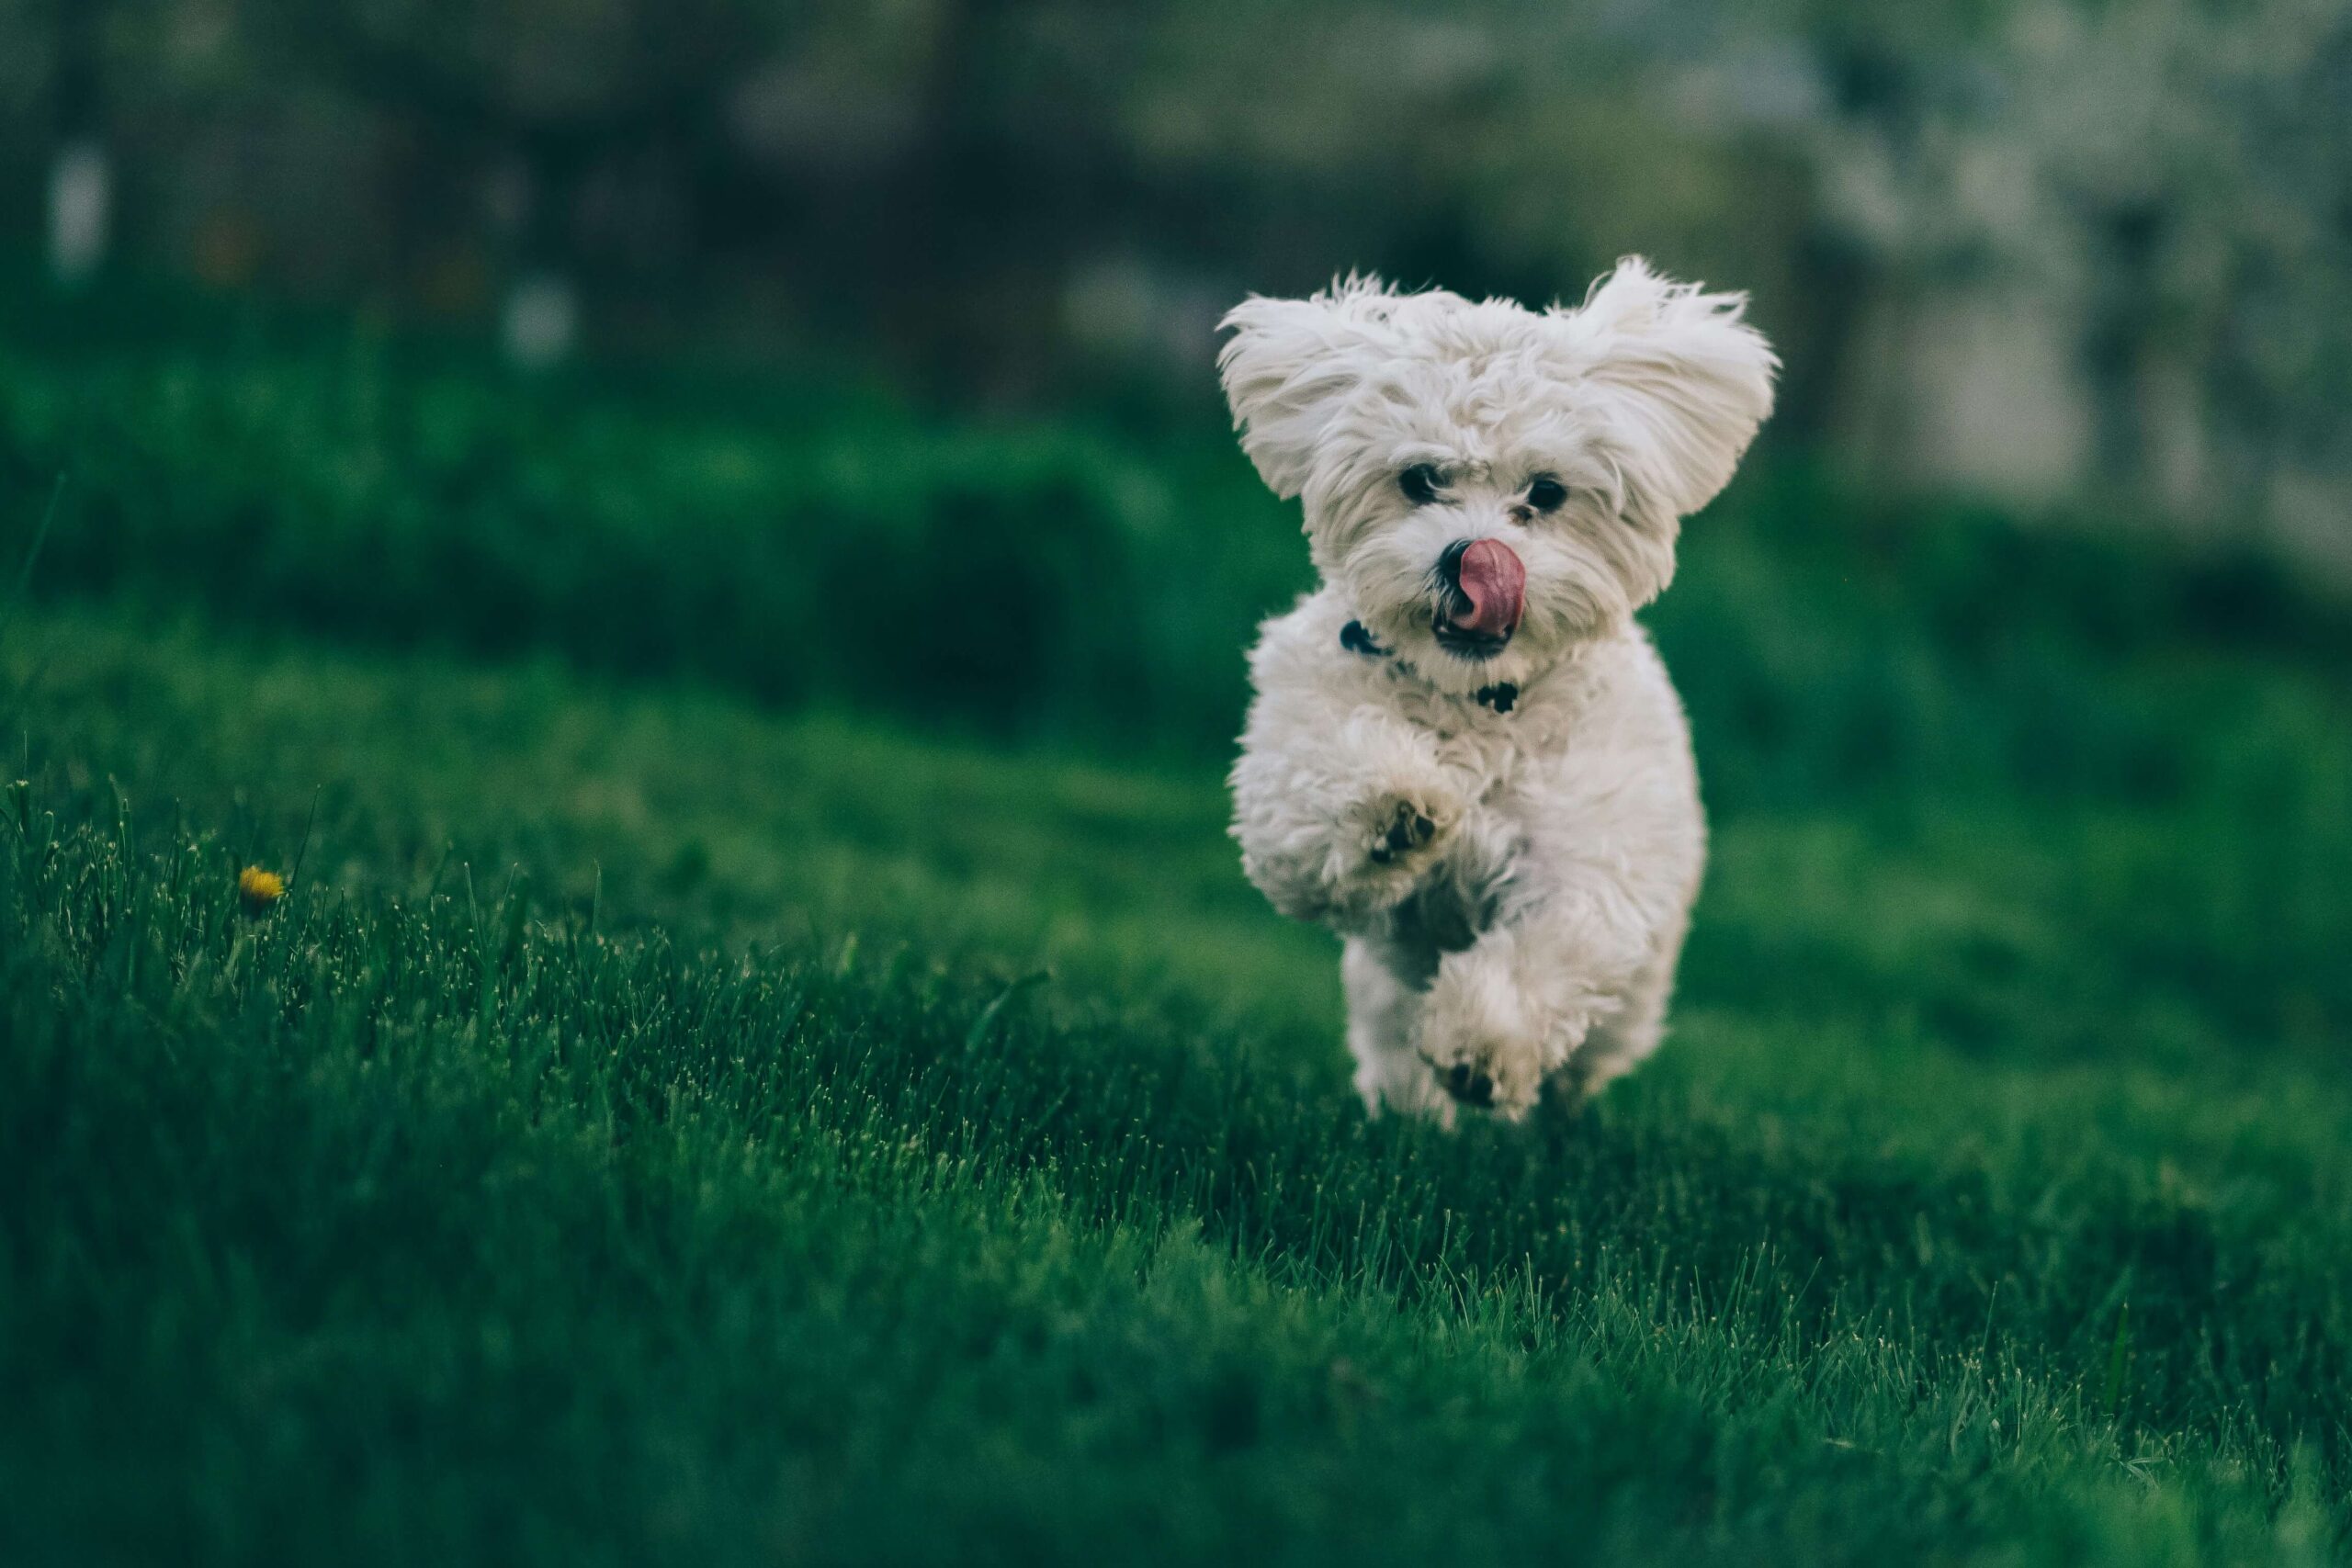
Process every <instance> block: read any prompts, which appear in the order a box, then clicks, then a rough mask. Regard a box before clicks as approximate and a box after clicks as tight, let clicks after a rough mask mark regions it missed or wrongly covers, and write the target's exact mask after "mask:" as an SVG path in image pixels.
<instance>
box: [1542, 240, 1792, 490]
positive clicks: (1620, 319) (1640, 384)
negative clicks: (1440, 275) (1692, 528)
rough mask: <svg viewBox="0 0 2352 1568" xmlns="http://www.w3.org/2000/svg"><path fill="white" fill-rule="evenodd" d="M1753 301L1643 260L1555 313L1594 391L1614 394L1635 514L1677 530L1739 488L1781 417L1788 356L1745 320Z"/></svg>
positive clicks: (1632, 259) (1626, 264)
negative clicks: (1755, 444)
mask: <svg viewBox="0 0 2352 1568" xmlns="http://www.w3.org/2000/svg"><path fill="white" fill-rule="evenodd" d="M1746 310H1747V296H1746V295H1745V294H1710V293H1707V292H1704V291H1703V290H1702V288H1700V287H1699V286H1698V285H1696V284H1690V283H1676V282H1674V281H1673V280H1672V279H1670V278H1667V277H1662V276H1659V275H1658V274H1657V273H1655V272H1652V271H1651V270H1650V267H1649V264H1648V263H1646V262H1645V261H1643V260H1642V259H1641V258H1640V257H1638V256H1628V257H1627V258H1626V259H1625V260H1623V261H1621V262H1619V263H1618V264H1617V270H1616V271H1615V272H1613V273H1611V274H1610V275H1609V276H1607V277H1604V278H1602V279H1600V281H1599V282H1598V283H1596V284H1595V285H1594V286H1593V288H1592V292H1591V293H1590V294H1589V296H1587V298H1586V299H1585V302H1584V304H1583V305H1582V306H1581V307H1579V308H1577V309H1576V310H1560V309H1558V308H1556V307H1555V310H1554V315H1555V319H1556V320H1558V321H1560V323H1561V325H1562V327H1563V328H1564V329H1565V330H1566V332H1567V333H1569V334H1570V336H1571V339H1572V341H1573V342H1574V343H1575V345H1576V347H1577V350H1578V353H1577V358H1578V360H1579V361H1581V362H1582V363H1583V364H1584V367H1585V377H1584V384H1585V385H1586V386H1587V387H1589V388H1597V389H1605V390H1606V391H1608V392H1610V393H1611V394H1612V398H1611V403H1612V406H1611V410H1610V412H1611V415H1612V416H1613V418H1614V420H1615V423H1616V424H1617V429H1618V435H1619V439H1620V441H1621V443H1622V444H1623V461H1624V462H1625V464H1626V467H1627V470H1628V471H1627V473H1626V480H1627V490H1628V492H1629V493H1628V496H1627V502H1628V504H1629V505H1633V506H1638V507H1640V508H1642V509H1644V510H1645V511H1647V512H1649V513H1652V514H1653V515H1652V517H1651V518H1650V519H1649V521H1652V522H1654V523H1656V524H1657V525H1660V526H1666V527H1671V526H1672V525H1673V524H1674V522H1675V521H1676V520H1677V519H1679V518H1683V517H1687V516H1689V515H1690V514H1691V513H1693V512H1696V511H1698V510H1699V509H1700V508H1701V507H1702V506H1704V505H1706V504H1707V502H1710V501H1713V499H1714V498H1715V496H1716V494H1717V492H1718V491H1721V490H1722V489H1723V488H1724V485H1726V484H1728V483H1730V482H1731V476H1732V470H1733V469H1734V468H1736V467H1737V466H1738V464H1739V458H1740V455H1741V454H1742V453H1744V452H1746V451H1747V444H1748V443H1749V442H1750V441H1752V440H1754V439H1755V437H1756V428H1757V426H1758V425H1759V424H1761V423H1764V416H1765V415H1766V414H1769V413H1770V412H1772V378H1773V375H1774V373H1775V372H1777V371H1778V370H1779V369H1780V367H1781V361H1780V356H1779V355H1775V354H1774V353H1773V352H1772V345H1771V344H1769V343H1767V342H1765V341H1764V334H1763V333H1759V332H1758V331H1757V330H1756V329H1755V328H1754V327H1751V326H1749V325H1747V322H1746V321H1742V320H1741V317H1742V315H1743V314H1744V313H1745V311H1746Z"/></svg>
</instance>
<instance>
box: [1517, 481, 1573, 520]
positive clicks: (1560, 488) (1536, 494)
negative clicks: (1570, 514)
mask: <svg viewBox="0 0 2352 1568" xmlns="http://www.w3.org/2000/svg"><path fill="white" fill-rule="evenodd" d="M1567 499H1568V487H1567V486H1566V485H1564V484H1562V483H1561V482H1560V481H1559V480H1557V479H1554V478H1553V477H1552V476H1551V475H1549V474H1545V475H1544V477H1543V478H1541V479H1537V480H1536V481H1535V482H1534V483H1533V484H1531V485H1529V486H1528V487H1527V504H1528V505H1530V506H1532V507H1533V508H1535V510H1536V511H1538V512H1556V511H1558V510H1559V507H1560V503H1561V502H1565V501H1566V500H1567Z"/></svg>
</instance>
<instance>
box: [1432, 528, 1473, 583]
mask: <svg viewBox="0 0 2352 1568" xmlns="http://www.w3.org/2000/svg"><path fill="white" fill-rule="evenodd" d="M1469 547H1470V541H1469V540H1467V539H1456V540H1454V541H1453V543H1452V544H1450V545H1448V546H1446V547H1445V554H1443V555H1442V556H1440V557H1438V558H1437V577H1438V581H1440V582H1442V583H1444V584H1445V585H1446V586H1447V587H1448V588H1450V589H1452V590H1453V592H1456V593H1459V592H1462V554H1463V552H1464V550H1467V549H1468V548H1469Z"/></svg>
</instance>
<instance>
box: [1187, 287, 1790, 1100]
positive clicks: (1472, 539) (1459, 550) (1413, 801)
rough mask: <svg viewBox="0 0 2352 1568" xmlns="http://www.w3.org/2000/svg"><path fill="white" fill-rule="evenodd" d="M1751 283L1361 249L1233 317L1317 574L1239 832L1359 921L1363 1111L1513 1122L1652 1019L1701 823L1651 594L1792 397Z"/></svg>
mask: <svg viewBox="0 0 2352 1568" xmlns="http://www.w3.org/2000/svg"><path fill="white" fill-rule="evenodd" d="M1745 303H1746V301H1745V299H1744V297H1743V296H1740V295H1736V294H1709V293H1703V292H1701V291H1700V290H1699V289H1698V288H1695V287H1692V286H1690V285H1684V284H1677V283H1673V282H1669V281H1668V280H1667V279H1666V278H1663V277H1660V276H1658V275H1657V274H1656V273H1654V272H1652V271H1650V270H1649V268H1648V267H1647V266H1646V265H1645V264H1643V263H1642V262H1641V261H1639V260H1627V261H1625V262H1623V263H1621V264H1619V265H1618V267H1617V269H1616V271H1615V272H1614V273H1613V274H1611V276H1607V277H1605V278H1603V279H1601V280H1600V282H1599V283H1597V284H1595V285H1594V287H1593V289H1592V291H1591V292H1590V294H1589V296H1588V297H1587V299H1586V300H1585V302H1584V304H1583V305H1582V306H1581V307H1578V308H1577V309H1573V310H1571V309H1566V308H1564V307H1560V306H1554V307H1553V308H1551V309H1549V310H1542V311H1536V310H1526V309H1524V308H1522V307H1521V306H1519V305H1516V304H1513V303H1511V302H1510V301H1509V300H1502V299H1489V300H1487V301H1486V302H1484V303H1473V302H1472V301H1470V300H1468V299H1463V298H1461V297H1460V296H1458V295H1454V294H1448V293H1443V292H1430V293H1423V294H1397V293H1393V292H1391V291H1389V290H1388V289H1387V288H1384V287H1382V286H1381V285H1380V284H1379V283H1377V282H1376V281H1364V280H1358V279H1354V278H1351V279H1349V280H1348V281H1346V282H1344V283H1341V284H1339V285H1336V286H1335V287H1334V288H1331V289H1330V290H1329V292H1327V293H1323V294H1318V295H1317V296H1315V297H1314V298H1313V299H1250V300H1249V301H1248V302H1247V303H1245V304H1243V305H1241V306H1239V307H1238V308H1237V309H1236V310H1234V311H1233V312H1232V313H1231V314H1230V315H1228V316H1227V318H1226V321H1225V324H1226V326H1227V327H1228V328H1230V329H1232V331H1233V333H1234V335H1233V337H1232V338H1231V339H1230V340H1229V341H1228V342H1227V344H1226V345H1225V348H1224V351H1223V353H1222V354H1221V355H1219V356H1218V361H1217V364H1218V368H1219V370H1220V371H1221V372H1222V374H1223V378H1224V382H1225V392H1226V397H1227V400H1228V401H1229V402H1230V403H1231V405H1232V408H1233V418H1234V423H1235V426H1236V428H1237V429H1238V430H1239V431H1240V433H1241V445H1242V447H1243V449H1244V450H1245V451H1246V452H1248V454H1249V455H1250V461H1252V462H1253V463H1255V464H1256V465H1257V468H1258V472H1259V473H1260V474H1261V475H1262V476H1263V477H1264V479H1265V481H1266V483H1267V484H1268V485H1270V486H1272V488H1273V491H1274V492H1275V493H1276V494H1278V495H1280V496H1283V497H1284V498H1285V499H1287V498H1289V497H1292V496H1299V497H1303V498H1304V501H1305V507H1306V535H1307V538H1308V540H1309V542H1310V546H1311V549H1312V553H1313V556H1314V559H1315V565H1316V568H1317V570H1318V571H1319V572H1320V573H1321V575H1322V579H1323V583H1322V586H1321V587H1320V588H1319V589H1317V591H1316V592H1313V593H1310V594H1308V595H1307V596H1306V598H1305V599H1303V600H1301V601H1300V602H1299V604H1298V605H1297V606H1296V607H1295V609H1293V610H1291V611H1290V612H1289V613H1288V614H1287V615H1280V616H1278V617H1276V618H1275V619H1273V620H1271V621H1269V622H1267V623H1266V625H1265V626H1264V627H1263V628H1262V632H1261V637H1260V639H1259V643H1258V647H1257V649H1256V651H1255V652H1254V653H1252V654H1251V656H1250V671H1251V673H1252V674H1253V676H1254V677H1255V679H1256V682H1257V697H1256V700H1255V701H1254V702H1253V703H1252V704H1251V705H1250V721H1249V728H1248V729H1247V731H1246V732H1245V733H1244V734H1243V736H1242V739H1241V748H1242V750H1241V759H1240V761H1239V762H1238V763H1237V764H1236V765H1235V767H1234V770H1233V791H1234V801H1235V821H1234V829H1233V831H1234V836H1235V837H1236V838H1238V840H1240V842H1241V850H1242V863H1243V865H1244V868H1245V869H1246V870H1247V871H1248V873H1249V875H1250V880H1251V881H1252V882H1254V883H1256V884H1257V886H1259V887H1260V888H1261V890H1263V892H1264V893H1265V895H1266V896H1267V897H1269V898H1271V899H1272V900H1273V903H1274V907H1275V908H1278V909H1280V910H1282V911H1283V913H1284V914H1287V915H1292V916H1295V917H1297V918H1299V919H1311V920H1320V921H1323V922H1324V923H1326V924H1328V925H1329V926H1330V927H1331V928H1332V929H1333V930H1335V931H1339V932H1340V934H1341V935H1342V936H1344V937H1345V938H1346V955H1345V957H1344V959H1343V960H1342V964H1341V974H1342V977H1343V979H1344V981H1345V984H1346V987H1347V995H1348V1013H1349V1018H1348V1045H1349V1048H1350V1050H1351V1052H1352V1053H1353V1054H1354V1055H1355V1059H1356V1079H1355V1081H1356V1087H1357V1088H1358V1089H1360V1090H1362V1092H1363V1097H1364V1101H1365V1103H1366V1105H1367V1106H1369V1107H1370V1108H1371V1109H1372V1110H1374V1111H1375V1112H1376V1111H1379V1110H1380V1108H1381V1107H1382V1106H1384V1105H1385V1106H1388V1107H1390V1108H1392V1109H1396V1110H1400V1111H1412V1112H1418V1113H1421V1114H1426V1115H1430V1116H1434V1117H1437V1118H1439V1119H1441V1120H1442V1121H1444V1122H1448V1123H1449V1124H1450V1123H1451V1122H1452V1121H1453V1115H1454V1107H1455V1105H1456V1104H1457V1103H1459V1104H1467V1105H1475V1106H1481V1107H1485V1108H1487V1109H1490V1110H1492V1111H1495V1112H1496V1113H1498V1114H1499V1115H1502V1116H1506V1117H1510V1118H1518V1117H1521V1116H1524V1115H1525V1114H1526V1113H1527V1111H1529V1110H1530V1109H1532V1107H1533V1106H1534V1105H1535V1104H1536V1103H1537V1101H1538V1100H1539V1098H1541V1097H1542V1095H1543V1094H1544V1090H1545V1088H1546V1086H1547V1085H1550V1086H1552V1088H1553V1090H1554V1092H1555V1094H1560V1095H1562V1096H1564V1097H1566V1098H1569V1099H1575V1098H1581V1097H1582V1096H1584V1095H1589V1094H1590V1093H1592V1092H1593V1091H1595V1090H1597V1089H1600V1087H1601V1086H1602V1085H1604V1084H1606V1083H1608V1082H1609V1081H1610V1080H1611V1079H1612V1078H1614V1077H1618V1076H1619V1075H1621V1074H1623V1073H1624V1072H1625V1071H1627V1070H1628V1069H1629V1068H1631V1067H1632V1066H1634V1065H1635V1064H1636V1063H1638V1062H1640V1061H1641V1060H1642V1059H1643V1058H1644V1057H1645V1056H1646V1055H1649V1053H1650V1052H1651V1051H1652V1050H1654V1049H1655V1048H1656V1047H1657V1042H1658V1036H1659V1033H1660V1031H1661V1029H1662V1027H1663V1024H1664V1019H1665V1012H1666V1003H1667V998H1668V993H1669V992H1670V991H1671V989H1672V987H1673V984H1674V969H1675V963H1676V960H1677V959H1678V957H1679V954H1680V952H1681V946H1682V937H1683V932H1684V931H1685V929H1686V927H1687V926H1688V924H1689V920H1690V911H1691V901H1692V899H1693V898H1694V897H1696V895H1697V893H1698V888H1699V877H1700V872H1701V869H1702V865H1703V863H1704V861H1705V857H1706V822H1705V818H1703V816H1702V814H1701V811H1700V807H1699V787H1698V777H1697V773H1696V771H1695V770H1694V768H1693V766H1692V763H1691V737H1690V729H1689V727H1688V725H1687V724H1686V723H1685V721H1684V719H1683V716H1682V705H1681V702H1680V700H1679V698H1678V697H1677V696H1676V694H1675V691H1674V687H1673V685H1672V683H1671V682H1668V679H1667V673H1666V669H1665V666H1664V665H1663V664H1661V663H1660V662H1659V660H1658V657H1657V652H1656V651H1655V650H1654V649H1652V648H1651V646H1650V642H1649V639H1648V637H1646V636H1645V634H1644V632H1643V630H1642V628H1641V627H1640V626H1638V625H1636V624H1635V622H1634V612H1635V611H1636V610H1638V609H1640V608H1641V607H1642V606H1643V605H1645V604H1648V603H1649V602H1650V600H1652V599H1653V598H1655V597H1657V593H1658V592H1659V591H1660V590H1662V589H1664V588H1665V587H1666V585H1667V583H1668V581H1669V580H1670V579H1671V578H1672V577H1673V575H1674V545H1675V537H1676V535H1677V533H1678V532H1679V526H1680V523H1681V519H1682V518H1683V517H1685V516H1687V515H1688V514H1689V513H1692V512H1695V511H1696V510H1698V509H1699V508H1700V507H1701V506H1703V505H1704V504H1706V502H1708V501H1710V500H1711V499H1713V496H1714V495H1715V493H1716V492H1717V491H1720V490H1722V489H1723V487H1724V484H1725V482H1727V481H1728V480H1729V479H1730V478H1731V474H1732V469H1733V468H1734V466H1735V465H1736V463H1737V462H1738V460H1739V457H1740V454H1741V453H1742V452H1743V451H1744V450H1745V449H1746V448H1747V444H1748V442H1749V440H1750V439H1751V438H1752V437H1753V436H1754V435H1755V434H1756V428H1757V426H1758V423H1761V422H1762V420H1763V419H1764V416H1765V415H1766V414H1767V413H1768V412H1770V409H1771V405H1772V378H1773V374H1774V372H1775V371H1776V370H1777V369H1778V367H1779V361H1778V360H1777V359H1776V358H1775V357H1774V355H1773V354H1772V351H1771V348H1770V345H1769V344H1766V343H1765V341H1764V339H1763V337H1762V336H1761V335H1760V334H1758V333H1757V332H1756V331H1755V330H1754V329H1753V328H1751V327H1748V326H1747V325H1745V324H1744V323H1743V322H1742V321H1741V319H1740V318H1741V312H1742V310H1743V309H1744V306H1745Z"/></svg>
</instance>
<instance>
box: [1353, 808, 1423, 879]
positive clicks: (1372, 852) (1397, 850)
mask: <svg viewBox="0 0 2352 1568" xmlns="http://www.w3.org/2000/svg"><path fill="white" fill-rule="evenodd" d="M1384 809H1385V812H1386V820H1385V821H1382V820H1380V817H1381V813H1382V812H1383V810H1384ZM1373 816H1374V828H1373V830H1372V843H1371V846H1370V847H1369V848H1368V849H1367V850H1365V852H1364V858H1365V859H1367V860H1369V861H1371V862H1372V863H1373V864H1374V865H1394V864H1396V863H1397V862H1398V861H1400V860H1405V859H1408V858H1409V857H1411V856H1412V854H1413V853H1414V852H1415V851H1418V850H1425V849H1427V848H1429V846H1430V844H1432V843H1434V842H1436V841H1437V836H1438V829H1437V819H1436V818H1433V817H1431V816H1430V814H1429V812H1428V810H1427V809H1425V808H1424V807H1421V806H1419V805H1418V804H1417V803H1415V802H1413V801H1409V800H1391V801H1385V802H1384V803H1383V804H1382V805H1381V806H1375V807H1373Z"/></svg>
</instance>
